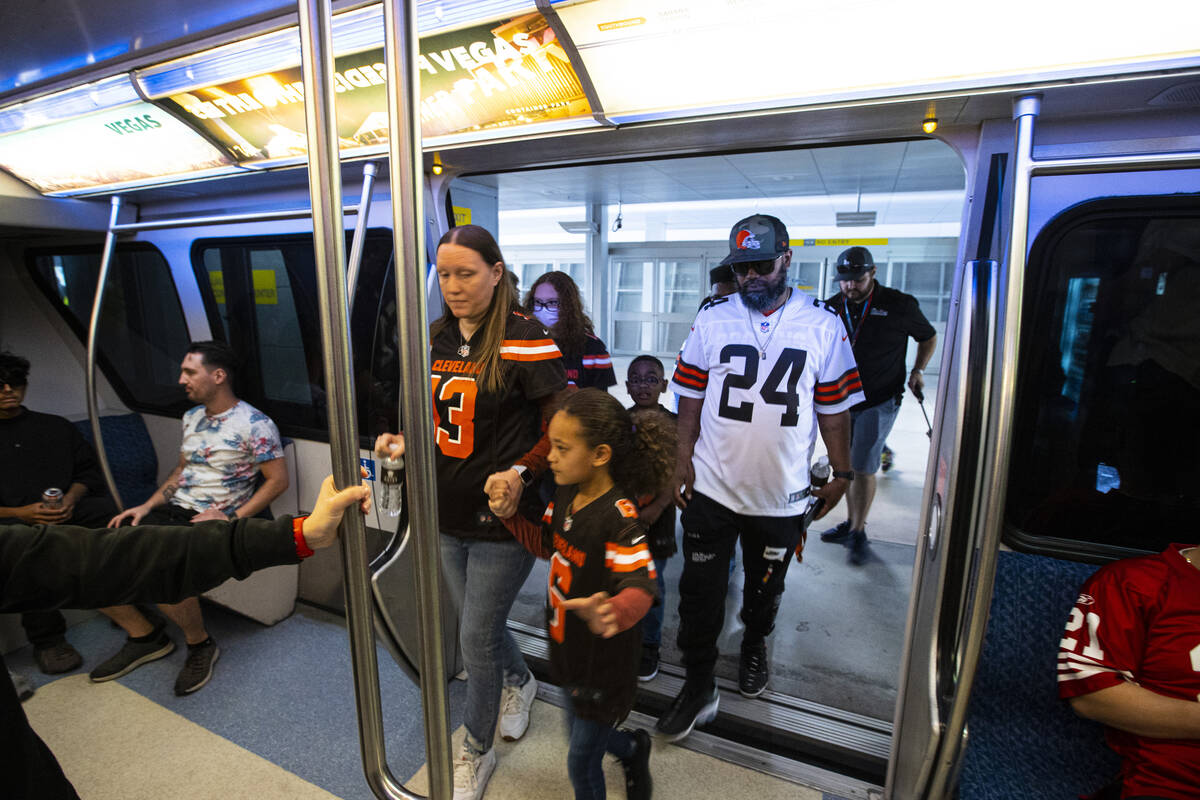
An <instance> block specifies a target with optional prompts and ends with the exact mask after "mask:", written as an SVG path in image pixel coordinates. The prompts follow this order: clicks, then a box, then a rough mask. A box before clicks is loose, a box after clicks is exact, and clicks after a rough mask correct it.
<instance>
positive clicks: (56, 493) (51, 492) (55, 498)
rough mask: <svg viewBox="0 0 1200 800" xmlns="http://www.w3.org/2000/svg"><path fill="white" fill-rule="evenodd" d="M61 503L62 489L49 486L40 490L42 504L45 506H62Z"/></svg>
mask: <svg viewBox="0 0 1200 800" xmlns="http://www.w3.org/2000/svg"><path fill="white" fill-rule="evenodd" d="M62 504H63V493H62V489H58V488H56V487H53V486H51V487H50V488H49V489H47V490H46V491H44V492H42V505H43V506H44V507H45V508H62Z"/></svg>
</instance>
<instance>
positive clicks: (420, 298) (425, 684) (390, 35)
mask: <svg viewBox="0 0 1200 800" xmlns="http://www.w3.org/2000/svg"><path fill="white" fill-rule="evenodd" d="M383 21H384V63H385V64H386V67H387V86H388V121H389V124H388V163H389V165H390V172H389V177H390V181H391V196H392V235H393V237H394V239H395V250H394V252H395V258H396V315H397V327H398V331H397V333H398V335H399V341H400V347H401V352H402V354H403V357H402V359H401V361H400V364H401V370H400V376H401V383H400V419H401V421H402V423H403V425H404V438H405V452H406V459H405V464H406V466H405V471H406V473H407V478H408V489H409V491H408V496H409V498H411V500H410V508H409V516H408V521H409V529H410V531H411V534H412V537H413V548H414V557H415V564H414V572H415V574H416V583H417V604H418V608H417V614H418V620H419V622H420V624H419V626H418V630H419V633H420V642H421V662H420V670H421V698H422V702H423V704H424V709H425V752H426V755H427V758H428V764H429V789H430V796H431V797H433V798H436V799H437V800H449V798H450V797H451V796H452V794H453V792H454V787H453V782H452V781H451V777H450V720H449V717H448V716H447V713H446V685H445V683H444V681H443V676H444V675H445V674H446V672H445V664H444V663H443V662H444V660H445V659H444V656H443V652H442V646H443V645H442V609H441V565H440V563H439V561H440V559H439V555H438V553H439V547H438V537H439V535H440V534H439V533H438V519H437V504H436V502H435V501H434V498H436V497H437V478H436V475H435V473H434V463H433V426H432V424H431V422H432V420H433V397H432V395H431V392H430V389H429V374H430V367H429V320H428V315H427V313H426V305H425V277H426V275H425V273H426V266H425V263H426V255H425V253H426V250H425V223H424V220H425V214H424V209H423V200H424V191H423V178H422V176H423V174H424V169H423V165H422V161H421V128H420V122H419V120H420V114H419V108H420V101H421V95H420V83H419V80H418V77H417V64H416V60H417V55H418V54H419V53H418V49H417V48H418V39H417V15H416V4H415V3H413V2H409V1H408V0H384V3H383ZM414 500H415V502H413V501H414Z"/></svg>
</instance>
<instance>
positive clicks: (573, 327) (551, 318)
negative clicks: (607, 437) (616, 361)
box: [524, 272, 617, 391]
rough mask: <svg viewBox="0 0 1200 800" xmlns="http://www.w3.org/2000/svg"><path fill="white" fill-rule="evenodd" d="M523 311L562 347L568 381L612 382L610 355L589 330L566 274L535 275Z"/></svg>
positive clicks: (581, 383) (575, 383) (574, 383)
mask: <svg viewBox="0 0 1200 800" xmlns="http://www.w3.org/2000/svg"><path fill="white" fill-rule="evenodd" d="M524 311H525V313H526V314H528V315H530V316H532V317H534V318H536V319H537V321H538V322H540V323H542V324H543V325H545V326H546V327H547V328H548V329H549V330H550V336H551V337H552V338H553V339H554V343H555V344H556V345H558V349H559V350H561V351H562V354H563V366H564V367H566V369H567V382H568V384H570V385H571V386H574V387H577V388H579V389H586V388H589V387H591V388H594V389H604V390H606V391H607V389H608V387H610V386H615V385H616V383H617V376H616V373H614V372H613V366H612V357H611V356H609V354H608V348H607V347H605V346H604V342H602V341H600V337H599V336H597V335H596V334H595V333H594V332H593V330H592V321H591V320H590V319H589V318H588V315H587V314H585V313H584V311H583V302H582V301H581V300H580V299H579V287H578V286H576V285H575V281H573V280H571V276H570V275H568V274H567V273H565V272H547V273H545V274H544V275H540V276H538V279H537V280H535V281H534V282H533V286H532V287H531V288H530V289H529V293H528V294H527V295H525V306H524Z"/></svg>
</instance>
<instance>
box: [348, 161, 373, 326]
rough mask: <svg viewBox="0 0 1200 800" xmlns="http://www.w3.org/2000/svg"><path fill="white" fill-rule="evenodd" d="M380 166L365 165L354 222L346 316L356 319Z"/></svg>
mask: <svg viewBox="0 0 1200 800" xmlns="http://www.w3.org/2000/svg"><path fill="white" fill-rule="evenodd" d="M378 174H379V165H378V164H376V163H375V162H374V161H368V162H367V163H365V164H363V182H362V196H361V197H359V199H358V208H359V209H360V210H359V214H358V219H356V220H355V221H354V238H353V239H351V241H350V258H349V263H348V264H347V265H346V292H347V296H348V297H349V298H350V304H349V305H348V306H347V307H346V315H347V316H348V317H350V319H354V295H356V294H358V291H357V290H358V273H359V271H360V270H361V269H362V256H363V246H364V244H365V240H366V236H367V219H368V218H369V217H370V216H371V193H372V192H373V191H374V190H375V176H376V175H378Z"/></svg>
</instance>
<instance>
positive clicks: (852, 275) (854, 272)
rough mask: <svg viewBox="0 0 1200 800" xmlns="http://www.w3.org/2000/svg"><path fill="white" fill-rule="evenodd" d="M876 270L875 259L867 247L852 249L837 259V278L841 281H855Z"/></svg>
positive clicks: (842, 253) (845, 251)
mask: <svg viewBox="0 0 1200 800" xmlns="http://www.w3.org/2000/svg"><path fill="white" fill-rule="evenodd" d="M873 269H875V259H873V258H871V251H870V250H868V249H867V248H865V247H850V248H847V249H845V250H843V251H842V252H841V254H840V255H839V256H838V257H837V276H838V280H839V281H855V280H858V279H859V278H861V277H862V276H863V275H865V274H867V273H868V272H870V271H871V270H873Z"/></svg>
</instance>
